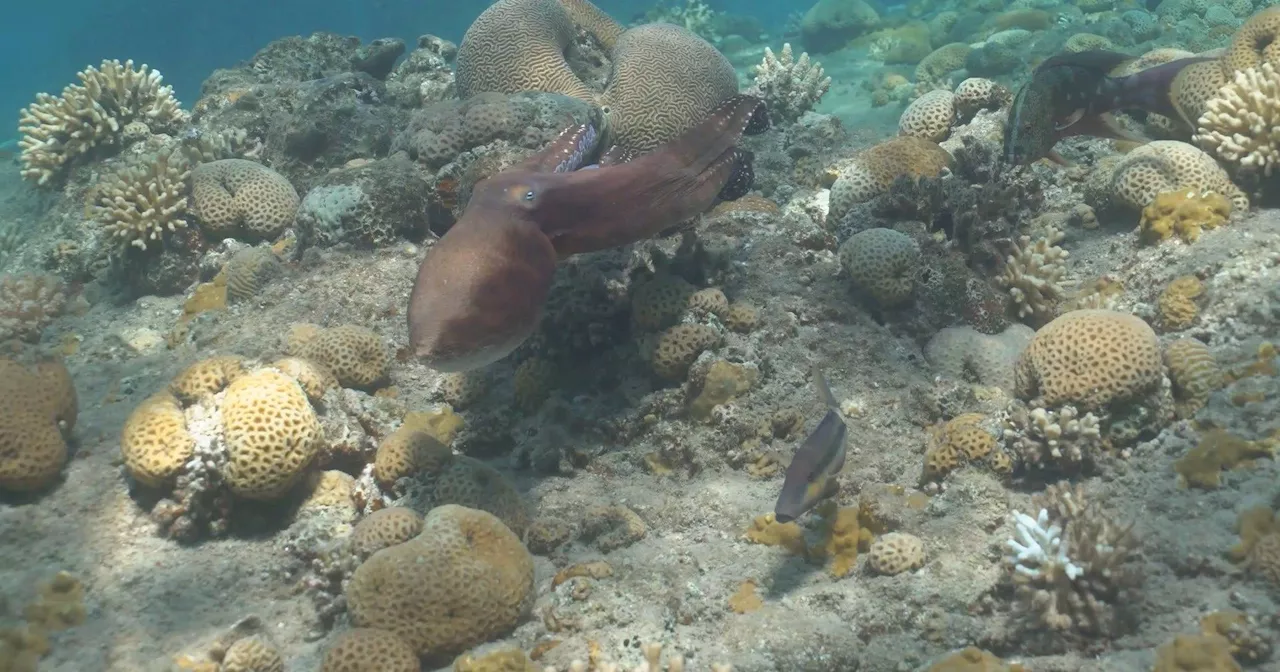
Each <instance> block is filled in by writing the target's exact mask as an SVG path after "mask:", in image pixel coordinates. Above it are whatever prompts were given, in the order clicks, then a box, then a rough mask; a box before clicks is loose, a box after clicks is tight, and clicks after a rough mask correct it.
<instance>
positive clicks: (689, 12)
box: [646, 0, 720, 43]
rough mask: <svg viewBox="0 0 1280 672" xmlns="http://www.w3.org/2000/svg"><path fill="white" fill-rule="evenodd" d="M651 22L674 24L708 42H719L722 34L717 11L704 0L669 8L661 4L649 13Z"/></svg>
mask: <svg viewBox="0 0 1280 672" xmlns="http://www.w3.org/2000/svg"><path fill="white" fill-rule="evenodd" d="M646 18H648V19H649V20H650V22H659V21H661V22H665V23H674V24H676V25H677V26H683V27H684V28H685V29H686V30H688V31H689V32H691V33H693V34H694V35H697V36H698V37H701V38H702V39H704V40H706V41H708V42H712V43H715V42H718V41H719V40H720V34H719V32H718V31H717V30H716V27H715V19H716V11H715V10H714V9H711V6H710V5H708V4H707V3H705V2H703V1H702V0H684V4H678V3H677V4H675V5H673V6H668V5H666V4H665V3H660V4H659V5H658V6H657V7H655V8H654V10H653V11H651V12H649V15H648V17H646Z"/></svg>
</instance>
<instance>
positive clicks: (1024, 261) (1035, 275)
mask: <svg viewBox="0 0 1280 672" xmlns="http://www.w3.org/2000/svg"><path fill="white" fill-rule="evenodd" d="M1065 237H1066V235H1065V234H1063V233H1062V232H1061V231H1057V230H1053V231H1050V232H1049V235H1048V236H1047V237H1045V238H1040V239H1038V240H1036V241H1035V242H1034V243H1032V242H1031V237H1030V236H1022V237H1021V238H1019V239H1018V244H1016V245H1014V248H1013V254H1010V255H1009V257H1008V258H1007V259H1006V260H1005V267H1004V274H1003V275H1001V276H1000V277H998V278H996V283H997V284H999V285H1000V287H1002V288H1003V289H1005V290H1006V291H1008V292H1009V296H1011V297H1013V305H1014V310H1015V311H1016V313H1017V315H1018V319H1020V320H1024V321H1031V322H1033V323H1043V322H1047V321H1048V320H1050V319H1052V318H1053V316H1054V315H1055V314H1056V312H1057V307H1058V304H1059V303H1060V302H1061V301H1062V300H1063V299H1064V298H1065V297H1066V291H1065V290H1064V288H1063V286H1062V283H1063V281H1064V279H1065V278H1066V273H1067V269H1066V265H1065V264H1064V262H1065V261H1066V259H1067V256H1068V255H1069V253H1068V252H1067V251H1066V250H1064V249H1062V248H1061V247H1058V243H1060V242H1062V239H1063V238H1065Z"/></svg>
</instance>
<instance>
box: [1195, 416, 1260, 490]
mask: <svg viewBox="0 0 1280 672" xmlns="http://www.w3.org/2000/svg"><path fill="white" fill-rule="evenodd" d="M1275 451H1276V447H1275V445H1274V440H1272V439H1266V440H1262V441H1249V440H1246V439H1243V438H1241V437H1239V436H1236V435H1234V434H1231V433H1230V432H1226V431H1223V430H1221V429H1213V430H1209V431H1207V432H1205V433H1204V435H1202V436H1201V437H1200V443H1199V444H1197V445H1196V447H1194V448H1192V449H1191V450H1189V451H1187V453H1186V454H1185V455H1183V456H1182V457H1180V458H1178V461H1177V462H1175V463H1174V465H1173V468H1174V471H1176V472H1178V476H1179V481H1180V482H1181V483H1183V484H1185V485H1187V486H1189V487H1195V488H1202V489H1205V490H1213V489H1216V488H1217V487H1218V486H1220V485H1222V472H1223V471H1224V470H1228V469H1235V468H1237V467H1239V466H1243V465H1246V464H1251V463H1252V460H1253V459H1254V458H1258V457H1272V456H1274V455H1275Z"/></svg>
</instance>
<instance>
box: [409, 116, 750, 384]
mask: <svg viewBox="0 0 1280 672" xmlns="http://www.w3.org/2000/svg"><path fill="white" fill-rule="evenodd" d="M768 127H769V117H768V113H767V111H766V108H765V106H764V103H763V101H761V100H760V99H759V98H755V97H753V96H748V95H737V96H733V97H731V98H729V99H728V100H726V101H725V102H723V103H721V104H720V105H719V106H718V107H716V108H715V109H713V110H712V112H711V113H710V114H709V115H708V116H707V117H706V118H705V119H703V120H702V121H701V122H699V123H698V124H695V125H694V126H692V127H691V128H689V129H688V130H686V131H685V132H684V133H682V134H680V135H679V136H677V137H676V138H674V139H673V140H671V141H670V142H668V143H666V144H665V145H662V146H659V147H658V148H656V149H654V150H653V151H651V152H649V153H646V154H641V155H638V156H633V155H632V153H631V152H628V151H626V150H622V149H619V148H617V147H612V148H610V149H609V150H607V151H605V152H604V153H603V155H602V156H600V157H599V160H598V162H597V163H589V161H590V159H591V158H592V157H594V156H595V155H596V154H597V153H598V150H599V144H600V143H599V134H598V132H597V130H596V129H595V127H594V126H593V125H592V124H589V123H588V124H583V125H578V126H573V127H570V128H568V129H566V130H565V131H564V132H563V133H561V135H560V136H559V137H558V138H557V139H556V140H554V141H552V142H551V144H549V145H548V146H547V147H546V148H544V149H543V150H542V151H540V152H538V153H537V154H534V155H533V156H532V157H530V158H529V159H527V160H526V161H524V162H523V163H521V164H518V165H516V166H514V167H512V168H510V169H508V170H505V171H502V172H500V173H498V174H496V175H493V176H492V177H489V178H487V179H485V180H483V181H481V182H480V183H478V184H477V185H476V187H475V189H474V191H473V193H472V196H471V200H470V202H468V204H467V207H466V209H465V210H464V211H463V214H462V217H460V218H459V219H458V222H457V223H456V224H454V226H453V227H452V228H450V229H449V231H448V232H447V233H445V235H444V236H443V237H441V238H440V240H439V241H437V242H436V244H435V246H434V247H432V249H431V251H430V252H428V253H427V256H426V257H425V258H424V259H423V261H422V265H421V266H420V267H419V268H418V276H417V279H416V281H415V283H414V287H413V292H412V293H411V295H410V297H409V308H408V311H407V313H408V323H409V325H408V326H409V347H410V352H411V353H412V354H413V355H414V356H416V357H417V358H418V359H419V360H420V361H422V362H423V363H425V364H427V365H428V366H430V367H432V368H434V369H436V370H438V371H449V372H454V371H467V370H471V369H476V368H480V367H482V366H486V365H488V364H491V363H493V362H496V361H498V360H500V359H502V358H504V357H506V356H507V355H509V354H510V353H511V352H512V351H513V350H515V349H516V348H517V347H518V346H519V345H520V344H521V343H523V342H524V341H525V340H526V339H527V338H528V337H529V336H530V335H531V334H532V333H533V331H534V329H535V328H536V327H537V324H538V321H539V319H540V318H541V316H542V309H543V306H544V304H545V303H546V299H547V292H548V290H549V289H550V287H551V281H552V276H553V274H554V273H555V270H556V265H557V263H558V262H559V261H560V260H562V259H565V258H567V257H569V256H572V255H575V254H582V253H585V252H594V251H599V250H605V249H609V248H613V247H618V246H621V245H626V244H629V243H634V242H637V241H640V240H644V239H647V238H650V237H653V236H655V235H657V234H659V233H662V232H663V231H666V230H668V229H671V228H672V227H674V226H677V225H679V224H681V223H682V222H686V221H688V220H689V219H691V218H693V217H696V216H697V215H699V214H701V213H703V212H705V211H706V210H708V209H709V208H711V207H712V206H713V205H715V204H716V203H717V202H719V201H724V200H734V199H736V198H739V197H741V196H743V195H745V194H746V193H747V191H749V190H750V188H751V183H752V180H753V177H754V174H753V170H752V158H753V157H752V154H751V152H749V151H747V150H744V149H742V148H740V147H738V143H739V142H740V141H741V140H742V137H743V136H744V135H754V134H757V133H762V132H764V131H765V130H766V129H767V128H768Z"/></svg>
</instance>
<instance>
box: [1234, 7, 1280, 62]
mask: <svg viewBox="0 0 1280 672" xmlns="http://www.w3.org/2000/svg"><path fill="white" fill-rule="evenodd" d="M1277 37H1280V7H1268V8H1266V9H1264V10H1262V11H1260V12H1258V13H1257V14H1254V15H1253V16H1251V17H1249V20H1248V21H1245V22H1244V24H1243V25H1241V26H1240V28H1239V30H1237V31H1236V34H1235V36H1233V37H1232V38H1231V46H1229V47H1227V51H1226V53H1224V54H1223V55H1222V68H1223V72H1224V73H1226V74H1227V75H1231V74H1234V73H1236V72H1239V71H1241V70H1246V69H1248V68H1256V67H1258V66H1260V65H1262V64H1263V63H1270V64H1271V65H1272V66H1276V67H1280V43H1277V41H1276V38H1277Z"/></svg>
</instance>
